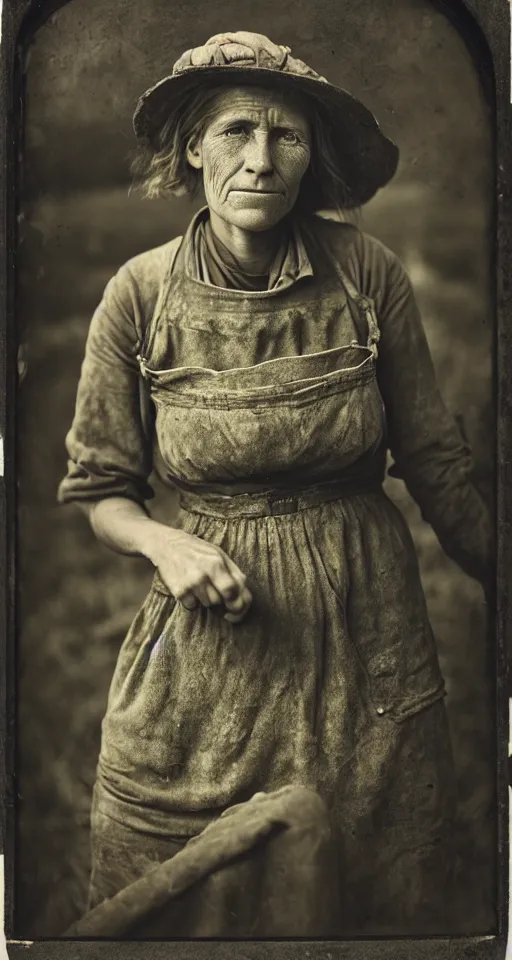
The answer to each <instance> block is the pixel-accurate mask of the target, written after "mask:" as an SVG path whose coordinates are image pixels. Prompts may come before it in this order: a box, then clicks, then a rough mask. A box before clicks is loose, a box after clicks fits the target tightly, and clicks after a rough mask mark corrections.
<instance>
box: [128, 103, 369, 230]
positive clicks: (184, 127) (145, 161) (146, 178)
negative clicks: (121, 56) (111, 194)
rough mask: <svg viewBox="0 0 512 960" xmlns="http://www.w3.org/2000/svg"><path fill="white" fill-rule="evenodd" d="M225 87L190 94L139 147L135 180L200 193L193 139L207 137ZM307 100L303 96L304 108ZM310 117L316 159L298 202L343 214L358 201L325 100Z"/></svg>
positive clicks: (157, 192)
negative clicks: (191, 154) (190, 157)
mask: <svg viewBox="0 0 512 960" xmlns="http://www.w3.org/2000/svg"><path fill="white" fill-rule="evenodd" d="M223 89H226V88H225V87H221V86H220V85H216V86H215V87H213V88H211V89H209V90H203V89H201V90H196V91H195V92H194V93H191V94H189V95H188V97H187V98H186V99H184V100H182V101H181V102H180V104H179V107H177V108H176V109H175V110H174V112H172V113H171V114H170V115H169V116H168V117H167V119H166V121H165V123H164V124H163V125H162V126H161V128H160V130H159V132H158V134H157V136H156V138H155V142H154V143H153V144H151V145H149V144H144V145H141V146H140V147H139V148H138V149H137V150H136V151H135V153H134V154H133V156H132V163H131V170H132V173H133V175H134V179H135V185H136V186H137V187H138V188H139V189H141V190H142V192H143V193H144V195H145V196H146V197H173V196H174V197H179V196H189V197H190V198H193V197H194V196H196V194H197V193H198V191H199V189H200V187H201V185H202V173H201V170H196V169H195V168H193V167H191V166H190V164H189V163H188V161H187V155H186V149H187V145H188V144H189V143H190V142H194V140H197V139H200V138H201V136H202V135H203V133H204V131H205V129H206V127H207V126H208V124H209V122H210V120H212V119H213V117H214V116H215V115H216V104H217V100H218V96H219V92H220V91H221V90H223ZM304 105H305V104H304V101H302V100H301V103H300V106H301V108H302V109H303V110H304ZM308 118H309V120H310V123H311V131H312V149H311V162H310V165H309V167H308V170H307V171H306V173H305V175H304V177H303V180H302V183H301V187H300V191H299V196H298V199H297V204H296V206H297V207H298V208H299V209H300V210H301V211H302V212H303V213H313V212H314V211H315V210H320V209H331V210H336V211H337V212H338V213H340V214H342V213H343V210H344V209H345V208H347V207H352V206H353V204H352V203H351V197H350V190H349V188H348V186H347V184H346V183H345V181H344V179H343V173H342V171H341V170H340V162H339V151H338V150H337V149H336V147H335V144H334V140H333V133H332V127H331V124H330V123H329V122H328V121H327V119H326V117H325V115H324V114H323V113H322V109H321V104H316V103H310V109H309V110H308Z"/></svg>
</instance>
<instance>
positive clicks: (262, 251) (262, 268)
mask: <svg viewBox="0 0 512 960" xmlns="http://www.w3.org/2000/svg"><path fill="white" fill-rule="evenodd" d="M210 224H211V228H212V231H213V233H214V234H215V236H216V237H217V238H218V239H219V240H220V242H221V243H222V244H224V246H225V247H227V249H228V250H229V252H230V253H231V255H232V256H233V257H234V259H235V260H236V261H237V263H238V264H239V266H240V267H241V268H242V269H243V270H244V271H245V272H246V273H247V274H254V275H260V276H261V275H263V274H265V273H268V272H269V270H270V268H271V266H272V263H273V261H274V258H275V256H276V253H277V249H278V247H279V243H280V241H281V237H282V227H281V225H279V226H277V227H274V228H273V229H272V230H263V231H251V230H242V229H241V228H240V227H237V226H234V225H233V224H230V223H226V221H225V220H222V219H221V218H220V217H219V216H217V214H215V213H214V212H213V211H210Z"/></svg>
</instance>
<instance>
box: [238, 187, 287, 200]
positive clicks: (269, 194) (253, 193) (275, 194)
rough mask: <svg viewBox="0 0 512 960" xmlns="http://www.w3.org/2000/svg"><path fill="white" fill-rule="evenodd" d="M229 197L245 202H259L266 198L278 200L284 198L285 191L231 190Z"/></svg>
mask: <svg viewBox="0 0 512 960" xmlns="http://www.w3.org/2000/svg"><path fill="white" fill-rule="evenodd" d="M229 197H230V198H231V199H232V200H234V201H238V202H241V203H243V202H244V201H245V202H247V203H254V202H255V203H258V201H260V202H264V201H265V200H277V199H282V197H283V193H282V191H281V190H246V189H239V190H230V191H229Z"/></svg>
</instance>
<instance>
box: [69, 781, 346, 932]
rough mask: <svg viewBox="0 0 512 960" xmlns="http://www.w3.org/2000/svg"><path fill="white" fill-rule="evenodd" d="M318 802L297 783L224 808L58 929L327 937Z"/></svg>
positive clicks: (331, 914) (332, 920) (327, 840)
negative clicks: (170, 853) (177, 847)
mask: <svg viewBox="0 0 512 960" xmlns="http://www.w3.org/2000/svg"><path fill="white" fill-rule="evenodd" d="M334 849H335V844H334V843H333V840H332V836H331V830H330V826H329V820H328V815H327V811H326V808H325V805H324V803H323V801H322V800H321V799H320V797H319V796H318V795H317V794H316V793H315V792H313V791H312V790H308V789H306V788H304V787H298V786H287V787H284V788H282V789H280V790H277V791H275V792H273V793H268V794H256V795H255V796H254V797H253V798H252V799H251V800H249V801H247V802H246V803H242V804H238V805H236V806H234V807H231V808H228V809H227V810H226V811H225V813H224V814H222V816H221V817H219V819H217V820H215V821H214V822H213V823H212V824H210V825H209V826H208V827H206V829H205V830H203V831H202V833H200V834H199V835H198V836H196V837H194V838H192V839H191V840H190V841H189V842H188V843H187V844H186V845H185V846H184V847H183V849H182V850H181V851H180V852H179V853H177V854H176V856H174V857H173V858H172V859H170V860H167V861H165V862H164V863H161V864H159V865H158V866H155V867H153V868H152V869H150V870H148V872H147V873H146V874H145V875H144V876H142V877H141V878H140V879H138V880H136V881H135V882H133V883H131V884H129V886H127V887H125V888H124V889H123V890H121V891H120V892H119V893H117V894H116V895H115V896H113V897H112V898H111V899H109V900H105V901H104V902H103V903H100V904H99V905H98V906H96V907H95V908H94V909H93V910H90V911H89V912H88V913H87V914H86V915H85V916H84V917H82V919H80V920H79V921H78V922H76V923H75V924H74V925H73V926H72V927H70V928H69V929H68V930H67V931H66V932H65V934H64V936H66V937H87V938H88V937H108V938H126V939H129V940H133V939H146V938H148V937H150V938H153V937H157V938H161V937H191V938H195V937H235V938H236V937H239V938H244V937H248V938H253V937H263V938H273V937H326V936H327V937H329V936H335V935H336V917H337V914H338V911H339V886H338V877H337V873H336V870H337V868H336V858H335V856H334V855H333V852H334Z"/></svg>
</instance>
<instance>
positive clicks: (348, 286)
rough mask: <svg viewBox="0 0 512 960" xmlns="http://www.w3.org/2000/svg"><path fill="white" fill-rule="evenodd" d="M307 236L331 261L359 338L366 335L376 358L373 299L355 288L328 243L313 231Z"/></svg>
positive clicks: (376, 332) (376, 324)
mask: <svg viewBox="0 0 512 960" xmlns="http://www.w3.org/2000/svg"><path fill="white" fill-rule="evenodd" d="M309 238H311V239H312V240H313V242H314V243H315V244H316V246H317V248H318V249H319V250H320V252H321V253H322V254H324V255H325V254H327V257H328V259H329V261H330V262H331V264H332V266H333V268H334V271H335V273H336V275H337V277H338V279H339V280H340V283H341V285H342V287H343V289H344V291H345V293H346V295H347V297H348V299H349V300H351V301H352V303H353V304H354V306H355V310H356V313H357V317H354V322H355V323H356V327H357V329H358V331H359V333H360V336H361V339H363V337H366V344H365V345H366V346H367V347H368V349H369V350H371V352H372V354H373V357H374V359H375V360H376V359H377V355H378V352H377V344H378V342H379V340H380V330H379V324H378V320H377V314H376V312H375V304H374V302H373V300H372V299H371V298H370V297H367V296H365V295H364V294H363V293H361V292H360V291H359V290H358V289H357V287H356V286H355V284H354V282H353V281H352V280H351V279H350V277H349V276H348V275H347V274H346V273H345V271H344V270H343V268H342V266H341V264H340V262H339V260H338V258H337V257H336V256H335V254H334V251H333V249H332V247H331V245H330V244H329V243H327V242H324V243H322V242H321V241H320V240H319V239H318V237H317V236H314V235H313V233H312V232H310V231H309V230H308V239H309ZM357 320H360V321H362V323H358V322H357ZM363 331H364V332H363Z"/></svg>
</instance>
